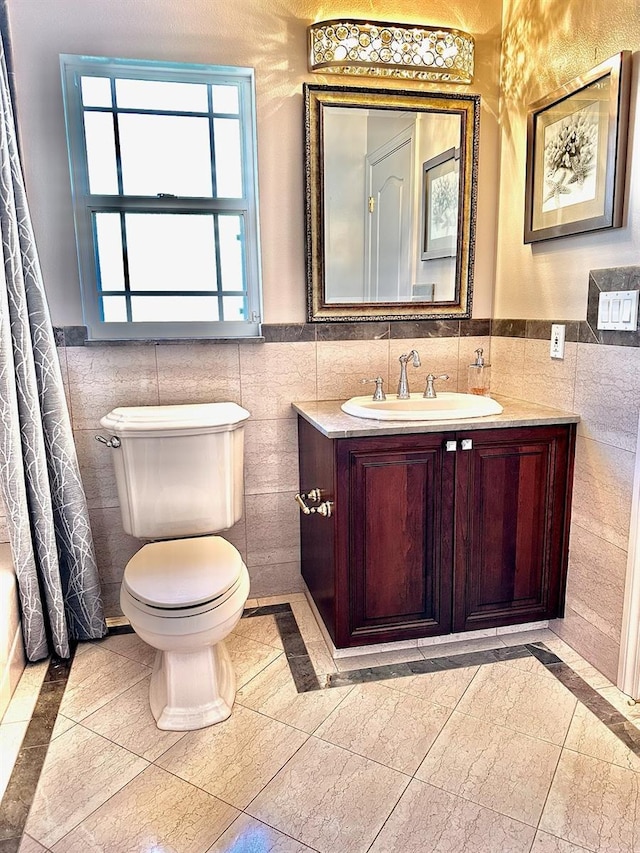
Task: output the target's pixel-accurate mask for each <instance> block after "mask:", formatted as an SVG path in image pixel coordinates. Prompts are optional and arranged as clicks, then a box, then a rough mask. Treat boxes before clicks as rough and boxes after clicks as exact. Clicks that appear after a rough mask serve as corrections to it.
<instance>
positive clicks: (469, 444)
mask: <svg viewBox="0 0 640 853" xmlns="http://www.w3.org/2000/svg"><path fill="white" fill-rule="evenodd" d="M460 444H461V446H462V449H463V450H473V440H472V439H470V438H463V439H462V441H461V442H460Z"/></svg>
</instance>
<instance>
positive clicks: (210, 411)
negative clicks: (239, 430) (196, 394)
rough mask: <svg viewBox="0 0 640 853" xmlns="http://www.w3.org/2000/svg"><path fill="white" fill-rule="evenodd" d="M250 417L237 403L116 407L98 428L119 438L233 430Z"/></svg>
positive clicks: (102, 420)
mask: <svg viewBox="0 0 640 853" xmlns="http://www.w3.org/2000/svg"><path fill="white" fill-rule="evenodd" d="M248 417H250V414H249V412H248V411H247V410H246V409H243V408H242V406H238V404H237V403H188V404H185V405H178V406H118V407H117V408H115V409H113V410H112V411H111V412H109V414H108V415H105V416H104V417H103V418H102V419H101V420H100V424H101V425H102V426H103V427H104V428H105V429H110V430H113V432H115V433H117V434H118V435H127V434H135V433H149V432H155V431H166V430H187V431H189V430H193V431H206V430H209V429H213V430H214V431H217V430H220V431H224V430H225V429H235V428H236V427H237V425H238V424H240V423H242V422H243V421H246V419H247V418H248Z"/></svg>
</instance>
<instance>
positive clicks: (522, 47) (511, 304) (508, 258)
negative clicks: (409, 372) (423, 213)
mask: <svg viewBox="0 0 640 853" xmlns="http://www.w3.org/2000/svg"><path fill="white" fill-rule="evenodd" d="M503 20H504V30H503V44H502V67H501V89H502V95H501V106H500V125H501V131H502V138H501V162H500V184H501V191H500V218H499V228H498V231H499V235H500V238H499V240H498V249H497V270H496V290H495V304H494V314H493V316H494V317H505V318H506V317H508V318H529V319H530V318H539V319H548V320H554V319H557V320H562V319H565V320H583V319H584V318H585V312H586V304H587V283H588V274H589V270H591V269H603V268H608V267H616V266H624V265H629V264H635V263H637V262H638V259H639V258H640V110H638V107H637V104H638V62H637V61H636V62H634V65H635V68H634V76H633V87H632V94H631V102H632V109H631V122H630V131H629V140H630V141H629V153H628V158H627V159H628V163H629V168H628V170H627V192H626V195H627V200H628V203H627V212H626V218H625V223H626V224H625V226H624V227H623V228H619V229H610V230H608V231H606V230H605V231H601V232H598V233H591V234H586V235H573V236H571V237H561V238H556V239H554V240H547V241H541V242H538V243H534V244H532V245H524V243H523V239H522V235H523V228H524V179H525V156H526V115H527V105H528V104H531V103H532V102H534V101H536V100H538V99H539V98H542V97H544V96H545V95H547V94H549V92H553V91H554V90H555V89H557V88H558V87H559V86H561V85H563V84H564V83H567V82H568V81H570V80H572V79H574V78H575V77H577V76H579V75H580V74H583V73H585V72H586V71H588V70H589V69H591V68H593V67H594V66H595V65H597V64H598V63H600V62H603V61H604V60H605V59H608V58H609V57H610V56H613V55H614V54H616V53H619V52H620V51H621V50H623V49H626V50H635V51H637V50H638V49H640V6H638V3H637V0H620V2H617V3H606V2H598V0H571V2H570V3H564V2H559V0H504V9H503ZM635 59H636V60H637V59H638V57H637V56H636V57H635Z"/></svg>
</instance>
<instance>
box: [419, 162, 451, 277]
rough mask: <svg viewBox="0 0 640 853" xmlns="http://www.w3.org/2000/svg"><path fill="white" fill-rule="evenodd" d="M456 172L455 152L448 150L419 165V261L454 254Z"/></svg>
mask: <svg viewBox="0 0 640 853" xmlns="http://www.w3.org/2000/svg"><path fill="white" fill-rule="evenodd" d="M459 172H460V149H459V148H449V149H448V150H447V151H443V152H442V154H438V156H437V157H432V158H431V159H430V160H427V161H426V162H425V163H423V164H422V255H421V258H422V260H423V261H430V260H432V259H433V258H450V257H452V256H454V255H455V254H456V246H457V243H458V207H459V205H458V197H459V194H460V190H459V180H458V175H459Z"/></svg>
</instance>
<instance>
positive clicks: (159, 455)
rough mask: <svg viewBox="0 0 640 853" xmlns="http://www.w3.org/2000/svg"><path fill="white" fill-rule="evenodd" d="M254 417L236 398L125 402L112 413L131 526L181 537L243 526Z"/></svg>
mask: <svg viewBox="0 0 640 853" xmlns="http://www.w3.org/2000/svg"><path fill="white" fill-rule="evenodd" d="M248 417H249V412H247V410H246V409H243V408H242V407H241V406H238V405H236V403H199V404H191V405H184V406H122V407H119V408H116V409H113V411H111V412H109V414H108V415H105V416H104V417H103V418H102V419H101V421H100V424H101V425H102V426H103V427H104V428H105V429H106V430H108V431H109V437H110V438H113V437H116V438H117V439H118V441H111V442H110V444H111V446H112V447H111V450H110V453H111V454H112V458H113V462H114V467H115V474H116V484H117V488H118V497H119V499H120V510H121V512H122V523H123V526H124V529H125V530H126V532H127V533H130V534H131V535H132V536H137V537H139V538H141V539H174V538H178V537H180V536H197V535H198V534H205V533H216V532H218V531H220V530H226V529H227V528H228V527H231V526H232V525H233V524H235V522H236V521H238V520H239V519H240V517H241V516H242V503H243V501H242V498H243V449H244V421H245V420H246V419H247V418H248ZM113 445H116V446H113Z"/></svg>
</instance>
